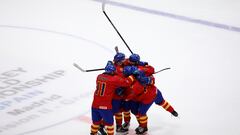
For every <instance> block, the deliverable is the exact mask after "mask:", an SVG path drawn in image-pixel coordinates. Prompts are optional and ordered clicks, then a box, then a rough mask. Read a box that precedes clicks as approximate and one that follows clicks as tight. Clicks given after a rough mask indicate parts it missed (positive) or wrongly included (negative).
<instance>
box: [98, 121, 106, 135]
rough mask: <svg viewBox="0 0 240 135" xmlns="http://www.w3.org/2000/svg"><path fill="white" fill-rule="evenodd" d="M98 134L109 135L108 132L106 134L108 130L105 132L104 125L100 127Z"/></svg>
mask: <svg viewBox="0 0 240 135" xmlns="http://www.w3.org/2000/svg"><path fill="white" fill-rule="evenodd" d="M98 134H99V135H107V132H106V130H105V128H104V125H102V124H101V125H100V128H99V130H98Z"/></svg>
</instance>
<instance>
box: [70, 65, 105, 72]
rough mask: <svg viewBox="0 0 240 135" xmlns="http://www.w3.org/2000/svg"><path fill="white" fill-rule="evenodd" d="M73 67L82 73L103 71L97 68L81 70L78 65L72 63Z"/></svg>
mask: <svg viewBox="0 0 240 135" xmlns="http://www.w3.org/2000/svg"><path fill="white" fill-rule="evenodd" d="M73 66H74V67H76V68H77V69H79V70H80V71H82V72H92V71H100V70H105V69H104V68H97V69H88V70H84V69H83V68H81V67H80V66H79V65H78V64H76V63H73Z"/></svg>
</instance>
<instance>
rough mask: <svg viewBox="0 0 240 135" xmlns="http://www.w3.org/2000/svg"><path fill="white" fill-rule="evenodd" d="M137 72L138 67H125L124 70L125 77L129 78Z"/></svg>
mask: <svg viewBox="0 0 240 135" xmlns="http://www.w3.org/2000/svg"><path fill="white" fill-rule="evenodd" d="M135 70H137V67H135V66H125V67H124V68H123V74H124V75H125V76H129V75H131V74H133V72H134V71H135Z"/></svg>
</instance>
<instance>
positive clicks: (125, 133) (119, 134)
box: [116, 131, 128, 135]
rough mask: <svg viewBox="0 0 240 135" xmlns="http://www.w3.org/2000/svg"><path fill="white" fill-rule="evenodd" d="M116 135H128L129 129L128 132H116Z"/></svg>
mask: <svg viewBox="0 0 240 135" xmlns="http://www.w3.org/2000/svg"><path fill="white" fill-rule="evenodd" d="M116 135H128V131H127V132H123V133H120V132H116Z"/></svg>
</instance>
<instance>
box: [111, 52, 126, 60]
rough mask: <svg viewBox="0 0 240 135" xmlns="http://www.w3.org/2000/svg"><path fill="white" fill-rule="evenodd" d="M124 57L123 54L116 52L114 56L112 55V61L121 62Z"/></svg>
mask: <svg viewBox="0 0 240 135" xmlns="http://www.w3.org/2000/svg"><path fill="white" fill-rule="evenodd" d="M124 59H125V54H123V53H117V54H116V55H115V56H114V59H113V61H114V62H121V61H123V60H124Z"/></svg>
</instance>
